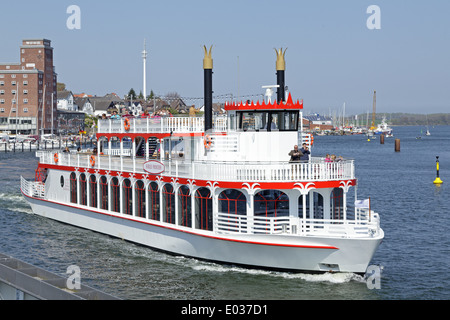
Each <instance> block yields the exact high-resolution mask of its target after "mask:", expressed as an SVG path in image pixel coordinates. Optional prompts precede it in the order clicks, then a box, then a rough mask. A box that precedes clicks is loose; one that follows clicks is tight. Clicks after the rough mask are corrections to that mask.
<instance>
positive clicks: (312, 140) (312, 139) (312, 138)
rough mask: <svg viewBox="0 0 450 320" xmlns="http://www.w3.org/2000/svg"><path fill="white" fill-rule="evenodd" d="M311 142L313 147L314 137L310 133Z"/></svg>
mask: <svg viewBox="0 0 450 320" xmlns="http://www.w3.org/2000/svg"><path fill="white" fill-rule="evenodd" d="M309 137H310V140H311V146H312V145H313V144H314V136H313V135H312V134H311V133H310V134H309Z"/></svg>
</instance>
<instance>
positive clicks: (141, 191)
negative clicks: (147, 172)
mask: <svg viewBox="0 0 450 320" xmlns="http://www.w3.org/2000/svg"><path fill="white" fill-rule="evenodd" d="M135 199H136V201H135V202H136V215H137V216H138V217H141V218H145V185H144V182H142V180H138V181H136V194H135Z"/></svg>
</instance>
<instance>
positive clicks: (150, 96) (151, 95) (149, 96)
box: [147, 90, 155, 100]
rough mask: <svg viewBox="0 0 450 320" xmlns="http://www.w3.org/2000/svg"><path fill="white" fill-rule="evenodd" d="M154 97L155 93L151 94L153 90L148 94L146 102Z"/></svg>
mask: <svg viewBox="0 0 450 320" xmlns="http://www.w3.org/2000/svg"><path fill="white" fill-rule="evenodd" d="M154 96H155V93H154V92H153V90H150V94H149V95H148V96H147V100H151V99H153V97H154Z"/></svg>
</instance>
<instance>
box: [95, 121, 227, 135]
mask: <svg viewBox="0 0 450 320" xmlns="http://www.w3.org/2000/svg"><path fill="white" fill-rule="evenodd" d="M128 119H129V121H130V129H129V130H125V125H124V122H125V118H122V119H113V120H111V119H106V120H99V121H98V134H102V133H171V132H173V133H177V132H204V130H205V120H204V117H160V118H128ZM213 130H214V131H216V132H225V131H227V118H226V117H216V118H215V119H214V121H213Z"/></svg>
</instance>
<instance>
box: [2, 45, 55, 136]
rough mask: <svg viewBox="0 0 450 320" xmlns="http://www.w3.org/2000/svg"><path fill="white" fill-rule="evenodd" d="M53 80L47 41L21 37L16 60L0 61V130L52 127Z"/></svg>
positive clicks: (25, 131)
mask: <svg viewBox="0 0 450 320" xmlns="http://www.w3.org/2000/svg"><path fill="white" fill-rule="evenodd" d="M56 82H57V74H56V72H55V67H54V65H53V48H52V46H51V41H50V40H48V39H25V40H23V41H22V46H21V47H20V62H18V63H17V62H14V63H10V62H0V131H9V132H11V133H20V134H37V133H38V132H41V133H50V132H51V131H56V129H57V127H56V125H57V121H56V118H57V114H56V112H57V108H56V105H57V92H56Z"/></svg>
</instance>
